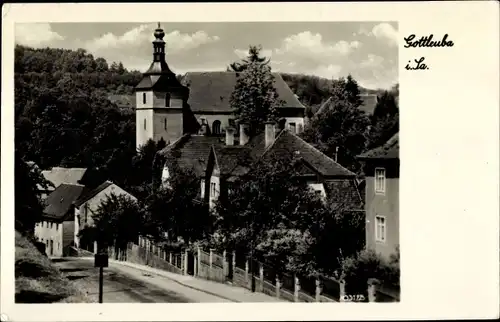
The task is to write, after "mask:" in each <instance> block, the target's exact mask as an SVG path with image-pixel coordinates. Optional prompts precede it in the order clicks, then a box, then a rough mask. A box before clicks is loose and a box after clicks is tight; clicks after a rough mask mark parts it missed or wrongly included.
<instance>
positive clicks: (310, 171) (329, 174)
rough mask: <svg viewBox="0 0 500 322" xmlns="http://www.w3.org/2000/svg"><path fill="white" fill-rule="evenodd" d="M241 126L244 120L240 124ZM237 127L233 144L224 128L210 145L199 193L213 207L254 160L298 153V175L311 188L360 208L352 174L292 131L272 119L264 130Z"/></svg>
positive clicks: (342, 205) (345, 206) (287, 158)
mask: <svg viewBox="0 0 500 322" xmlns="http://www.w3.org/2000/svg"><path fill="white" fill-rule="evenodd" d="M240 126H242V127H243V128H244V127H245V125H244V124H242V125H240ZM245 132H246V131H245V130H240V131H239V133H240V138H239V140H238V141H239V144H238V145H235V140H234V131H233V130H232V129H229V130H228V131H226V142H225V145H217V146H215V145H214V146H212V147H211V150H210V155H209V157H208V163H207V168H206V172H205V177H204V178H202V179H201V187H200V188H201V191H202V193H201V197H202V198H204V200H205V201H206V202H208V204H209V206H210V207H213V206H214V204H215V201H216V200H217V199H218V198H219V197H220V196H221V195H222V194H227V192H228V189H231V184H232V182H234V181H235V180H236V179H237V178H240V177H241V176H244V175H245V174H247V173H248V172H249V171H250V170H251V168H252V166H253V164H255V162H257V161H258V160H267V159H268V158H270V157H271V156H272V157H273V158H280V159H281V160H285V161H290V162H291V161H292V158H294V157H295V158H296V157H298V158H299V160H300V162H301V168H300V172H299V173H300V177H301V178H303V179H304V180H305V181H306V182H307V183H308V185H309V187H311V188H312V189H313V190H314V191H316V192H317V193H318V194H320V195H321V196H322V197H323V198H324V199H325V200H328V202H330V203H332V204H335V206H338V207H339V209H343V210H351V211H362V210H363V201H362V198H361V196H360V194H359V192H358V189H357V187H356V175H355V174H354V173H352V172H351V171H349V170H347V169H346V168H344V167H342V166H341V165H340V164H338V163H337V162H335V161H334V160H332V159H331V158H329V157H327V156H326V155H325V154H323V153H322V152H320V151H319V150H317V149H316V148H314V147H313V146H312V145H310V144H309V143H307V142H305V141H304V140H302V139H301V138H299V137H298V136H297V135H296V134H295V133H293V132H292V131H290V130H289V129H286V128H285V124H281V125H280V126H278V127H276V126H275V124H274V123H271V122H268V123H266V125H265V131H264V133H261V134H260V135H257V136H255V137H254V138H251V139H250V138H248V137H246V134H245Z"/></svg>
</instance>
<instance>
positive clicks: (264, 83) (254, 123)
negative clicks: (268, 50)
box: [230, 62, 284, 135]
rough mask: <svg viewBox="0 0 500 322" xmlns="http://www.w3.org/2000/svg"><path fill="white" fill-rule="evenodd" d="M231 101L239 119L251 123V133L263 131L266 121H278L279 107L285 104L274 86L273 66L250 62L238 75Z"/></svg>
mask: <svg viewBox="0 0 500 322" xmlns="http://www.w3.org/2000/svg"><path fill="white" fill-rule="evenodd" d="M230 102H231V107H232V108H233V110H234V114H235V116H236V118H237V120H238V121H239V122H245V123H248V124H249V125H250V133H249V134H250V135H255V134H257V133H259V132H261V131H262V130H263V129H264V122H266V121H276V120H277V117H278V110H277V108H278V107H279V106H282V105H283V104H284V102H283V101H282V100H281V99H280V98H279V96H278V92H277V91H276V88H275V87H274V76H273V75H272V73H271V68H270V67H269V66H267V65H264V64H260V63H256V62H250V63H249V64H248V65H247V68H246V69H245V70H244V71H243V72H242V73H240V74H239V75H238V76H237V80H236V86H235V88H234V90H233V92H232V94H231V99H230Z"/></svg>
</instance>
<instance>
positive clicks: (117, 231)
mask: <svg viewBox="0 0 500 322" xmlns="http://www.w3.org/2000/svg"><path fill="white" fill-rule="evenodd" d="M93 218H94V226H95V233H96V238H97V244H98V247H99V248H100V249H104V248H106V247H109V246H114V247H115V248H116V249H124V248H126V246H127V243H129V242H134V241H136V240H137V238H138V237H139V235H140V234H141V232H142V231H143V230H144V227H143V222H144V213H143V211H142V207H141V206H140V205H139V204H138V202H137V201H136V200H133V199H132V198H131V197H129V196H128V195H124V194H119V195H116V194H111V195H109V196H108V197H107V198H106V199H105V200H104V201H102V202H101V204H100V205H99V207H98V208H97V210H96V211H95V213H94V217H93Z"/></svg>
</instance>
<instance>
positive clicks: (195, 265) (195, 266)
mask: <svg viewBox="0 0 500 322" xmlns="http://www.w3.org/2000/svg"><path fill="white" fill-rule="evenodd" d="M193 276H194V277H197V276H198V257H196V256H195V258H194V268H193Z"/></svg>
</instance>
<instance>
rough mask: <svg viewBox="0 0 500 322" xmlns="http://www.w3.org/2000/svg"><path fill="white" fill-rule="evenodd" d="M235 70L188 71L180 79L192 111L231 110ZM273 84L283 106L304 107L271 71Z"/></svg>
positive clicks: (281, 79) (279, 77) (277, 75)
mask: <svg viewBox="0 0 500 322" xmlns="http://www.w3.org/2000/svg"><path fill="white" fill-rule="evenodd" d="M237 74H238V73H236V72H188V73H186V75H184V77H183V79H182V80H181V82H182V84H184V85H186V86H188V87H189V99H188V104H189V105H190V107H191V110H192V111H193V112H194V113H202V112H207V111H209V112H226V113H228V112H231V111H232V109H231V106H230V99H231V93H232V92H233V90H234V87H235V85H236V79H237ZM273 76H274V77H275V78H274V80H275V83H274V86H275V88H276V91H277V92H278V95H279V98H280V99H282V100H283V101H285V104H284V106H283V107H290V108H305V107H304V106H303V105H302V103H300V102H299V100H298V99H297V97H296V96H295V94H294V93H293V92H292V90H291V89H290V87H288V85H287V83H286V82H285V81H284V80H283V78H282V77H281V75H280V74H278V73H273Z"/></svg>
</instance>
